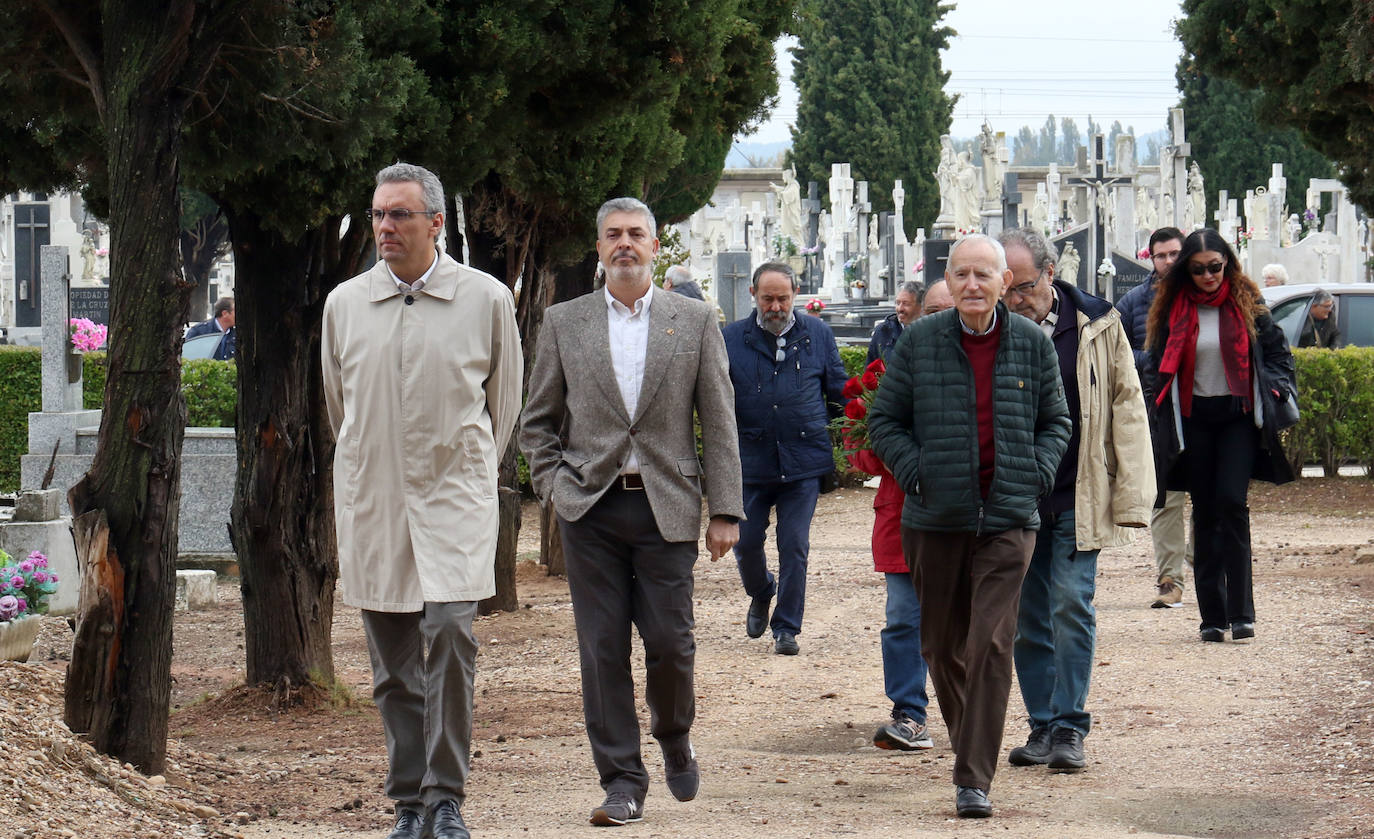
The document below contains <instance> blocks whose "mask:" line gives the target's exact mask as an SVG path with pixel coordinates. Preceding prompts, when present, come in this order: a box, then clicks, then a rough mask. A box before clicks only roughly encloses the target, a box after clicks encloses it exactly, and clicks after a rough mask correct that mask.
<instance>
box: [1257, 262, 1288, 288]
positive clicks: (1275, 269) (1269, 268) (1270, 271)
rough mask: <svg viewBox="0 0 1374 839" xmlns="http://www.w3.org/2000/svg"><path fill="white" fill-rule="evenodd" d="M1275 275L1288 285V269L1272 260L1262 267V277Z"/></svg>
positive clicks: (1274, 276) (1275, 277)
mask: <svg viewBox="0 0 1374 839" xmlns="http://www.w3.org/2000/svg"><path fill="white" fill-rule="evenodd" d="M1265 277H1273V278H1274V279H1276V280H1278V281H1279V282H1281V283H1283V284H1284V285H1288V269H1287V268H1284V267H1283V266H1282V265H1280V264H1279V263H1277V262H1271V263H1269V264H1268V265H1266V266H1264V267H1263V268H1261V269H1260V279H1264V278H1265Z"/></svg>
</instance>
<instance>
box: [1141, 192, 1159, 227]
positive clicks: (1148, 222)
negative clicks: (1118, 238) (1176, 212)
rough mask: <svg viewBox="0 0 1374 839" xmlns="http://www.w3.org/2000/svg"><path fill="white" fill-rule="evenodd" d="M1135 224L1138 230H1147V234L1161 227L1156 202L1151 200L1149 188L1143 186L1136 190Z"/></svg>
mask: <svg viewBox="0 0 1374 839" xmlns="http://www.w3.org/2000/svg"><path fill="white" fill-rule="evenodd" d="M1135 226H1136V229H1137V230H1143V231H1145V233H1146V235H1148V234H1150V233H1153V232H1155V228H1156V227H1159V216H1157V215H1156V214H1155V202H1154V201H1152V200H1150V191H1149V190H1148V189H1144V188H1141V189H1137V190H1136V191H1135Z"/></svg>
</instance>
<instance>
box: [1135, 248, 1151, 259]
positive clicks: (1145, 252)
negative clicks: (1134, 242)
mask: <svg viewBox="0 0 1374 839" xmlns="http://www.w3.org/2000/svg"><path fill="white" fill-rule="evenodd" d="M1136 258H1137V259H1149V258H1150V249H1149V248H1141V249H1140V253H1138V254H1136Z"/></svg>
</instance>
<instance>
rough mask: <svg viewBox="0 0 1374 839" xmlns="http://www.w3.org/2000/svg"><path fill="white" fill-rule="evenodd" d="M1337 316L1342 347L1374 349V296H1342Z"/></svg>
mask: <svg viewBox="0 0 1374 839" xmlns="http://www.w3.org/2000/svg"><path fill="white" fill-rule="evenodd" d="M1336 314H1337V315H1339V317H1340V319H1339V320H1338V321H1337V323H1339V324H1340V326H1341V346H1347V345H1350V344H1353V345H1355V346H1360V347H1374V294H1342V295H1341V296H1340V300H1339V301H1338V302H1337V303H1336Z"/></svg>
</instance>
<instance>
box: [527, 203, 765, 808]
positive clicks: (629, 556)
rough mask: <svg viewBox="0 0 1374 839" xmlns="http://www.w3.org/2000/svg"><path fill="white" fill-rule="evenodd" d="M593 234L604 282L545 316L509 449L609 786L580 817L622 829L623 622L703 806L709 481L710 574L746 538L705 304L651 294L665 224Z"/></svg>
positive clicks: (678, 763)
mask: <svg viewBox="0 0 1374 839" xmlns="http://www.w3.org/2000/svg"><path fill="white" fill-rule="evenodd" d="M596 227H597V240H596V251H597V255H598V256H599V257H600V259H601V264H602V265H603V266H605V268H606V285H605V288H603V289H598V290H597V291H594V292H592V293H591V294H584V295H582V296H581V297H578V298H576V299H574V300H569V301H567V302H566V303H559V304H558V305H556V306H550V307H549V309H548V310H547V311H546V312H545V313H544V325H543V326H542V327H541V328H540V330H539V346H538V349H537V351H536V353H535V362H534V369H533V370H532V371H531V372H530V392H529V400H528V402H527V403H526V406H525V411H524V414H523V415H522V420H521V423H522V424H521V428H520V447H521V449H523V450H524V452H525V458H526V459H527V460H528V461H529V465H530V481H531V482H532V483H533V484H534V491H535V493H536V494H537V495H538V496H539V498H540V499H541V500H543V501H544V502H545V503H548V504H550V505H552V506H553V508H554V511H555V512H557V514H558V529H559V533H560V534H561V536H562V540H563V556H564V561H565V563H566V565H567V571H568V590H569V593H570V595H571V597H572V608H573V620H574V622H575V623H576V625H577V649H578V654H579V656H580V659H581V666H582V707H583V717H584V719H585V720H586V725H587V740H588V742H589V743H590V744H591V750H592V759H593V760H594V761H595V763H596V768H597V772H598V774H599V775H600V781H601V788H602V789H603V790H605V792H606V798H605V800H604V801H603V802H602V804H601V806H599V807H597V808H596V809H594V810H592V814H591V823H592V824H594V825H598V826H602V827H616V826H620V825H624V824H627V823H629V822H637V821H640V820H642V819H643V818H644V798H645V795H646V794H647V793H648V790H649V774H648V772H647V771H646V770H645V768H644V760H643V758H642V756H641V754H640V729H639V716H638V713H637V710H636V707H635V684H634V677H633V675H632V672H631V670H630V652H631V648H630V628H631V626H632V625H633V626H634V628H635V629H637V630H638V631H639V638H640V641H641V643H642V644H643V646H644V666H645V671H646V673H647V677H646V689H645V698H646V700H647V702H648V705H649V711H650V715H651V717H652V719H653V730H652V732H651V733H652V734H653V736H654V739H656V740H658V744H659V748H660V749H661V750H662V752H663V774H664V780H665V781H666V782H667V786H668V791H669V792H670V793H672V795H673V797H674V798H676V799H677V800H679V801H690V800H692V799H693V798H695V797H696V794H697V791H698V789H699V787H700V783H701V774H700V767H699V765H698V763H697V759H696V752H695V751H694V750H693V748H692V743H691V739H690V733H691V728H692V723H693V721H694V720H695V718H696V691H695V688H694V672H695V671H694V667H695V660H696V658H695V656H696V641H695V640H694V639H693V636H692V591H693V576H692V568H693V566H694V565H695V564H696V561H697V549H698V544H699V539H700V537H701V523H702V522H701V508H702V503H701V500H702V495H703V487H704V489H705V493H704V494H705V496H706V506H707V508H708V509H709V515H710V520H709V521H708V522H707V523H706V550H707V552H708V553H709V554H710V557H711V560H712V561H713V562H714V561H715V560H716V559H718V558H719V557H721V556H724V555H725V552H726V551H728V550H730V548H731V547H732V546H733V545H734V544H735V540H736V539H738V538H739V518H740V516H741V515H742V514H743V512H744V511H743V506H742V505H741V503H740V472H739V449H738V439H737V437H736V435H735V415H734V412H733V411H732V410H731V404H730V401H731V393H730V378H729V373H728V370H727V362H726V358H725V343H724V341H722V340H721V335H720V327H719V326H717V320H716V313H715V309H714V307H712V306H710V305H708V304H706V303H704V302H702V301H700V300H693V299H691V298H689V297H684V296H682V295H679V294H672V293H663V292H661V291H659V290H657V289H656V288H655V287H654V283H653V261H654V257H655V256H656V255H657V254H658V247H659V242H658V236H657V235H656V233H657V230H658V227H657V225H656V223H655V221H654V214H653V212H652V211H651V210H650V209H649V208H648V207H647V206H646V205H645V204H644V202H642V201H640V200H638V199H636V198H628V197H626V198H612V199H611V200H610V201H607V202H606V203H605V204H603V205H602V206H601V209H600V211H598V213H597V221H596ZM693 413H695V414H696V416H697V418H698V419H699V420H700V428H701V451H702V459H700V460H699V459H698V456H697V443H696V435H695V433H694V429H693V424H692V415H693ZM702 460H704V461H705V462H704V464H703V462H702ZM703 466H704V468H703Z"/></svg>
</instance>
